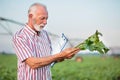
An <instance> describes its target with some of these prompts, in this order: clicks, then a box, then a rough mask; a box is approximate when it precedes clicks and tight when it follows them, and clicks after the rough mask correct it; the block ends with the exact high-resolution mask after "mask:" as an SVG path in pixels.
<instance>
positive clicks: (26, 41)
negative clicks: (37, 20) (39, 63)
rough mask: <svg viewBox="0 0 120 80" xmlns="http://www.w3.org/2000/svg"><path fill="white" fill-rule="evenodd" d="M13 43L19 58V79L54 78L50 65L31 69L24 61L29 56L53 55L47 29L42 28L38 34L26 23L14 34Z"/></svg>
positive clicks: (39, 79) (40, 79)
mask: <svg viewBox="0 0 120 80" xmlns="http://www.w3.org/2000/svg"><path fill="white" fill-rule="evenodd" d="M13 43H14V48H15V51H16V55H17V58H18V80H52V79H51V72H50V65H48V66H44V67H42V68H37V69H31V68H30V66H28V65H27V64H25V62H24V60H25V59H27V58H28V57H45V56H49V55H51V44H50V40H49V37H48V34H47V32H46V31H45V30H42V31H41V32H40V34H39V36H38V35H37V33H36V32H35V31H34V30H32V29H31V28H30V27H29V26H28V25H26V26H25V27H23V28H22V29H21V30H20V31H18V32H17V33H16V34H15V35H14V37H13Z"/></svg>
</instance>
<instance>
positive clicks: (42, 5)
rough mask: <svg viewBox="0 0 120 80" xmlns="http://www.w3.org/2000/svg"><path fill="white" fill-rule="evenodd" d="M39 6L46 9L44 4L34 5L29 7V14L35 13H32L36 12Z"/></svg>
mask: <svg viewBox="0 0 120 80" xmlns="http://www.w3.org/2000/svg"><path fill="white" fill-rule="evenodd" d="M37 6H40V7H44V8H45V9H46V6H45V5H44V4H41V3H34V4H32V5H31V6H30V7H29V10H28V14H31V13H33V12H32V11H35V10H36V7H37Z"/></svg>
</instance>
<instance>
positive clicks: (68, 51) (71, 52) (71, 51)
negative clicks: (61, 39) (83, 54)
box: [60, 48, 80, 59]
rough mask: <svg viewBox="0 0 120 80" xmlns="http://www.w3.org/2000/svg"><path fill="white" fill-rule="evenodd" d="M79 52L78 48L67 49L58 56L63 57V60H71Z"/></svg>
mask: <svg viewBox="0 0 120 80" xmlns="http://www.w3.org/2000/svg"><path fill="white" fill-rule="evenodd" d="M79 51H80V49H79V48H67V49H65V50H63V51H62V52H61V53H60V54H61V56H62V57H63V59H71V58H72V57H73V56H74V55H75V54H76V53H78V52H79Z"/></svg>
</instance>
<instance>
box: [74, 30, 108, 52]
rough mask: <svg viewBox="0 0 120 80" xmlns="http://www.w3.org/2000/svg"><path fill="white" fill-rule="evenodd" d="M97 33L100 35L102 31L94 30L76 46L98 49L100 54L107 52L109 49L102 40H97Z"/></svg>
mask: <svg viewBox="0 0 120 80" xmlns="http://www.w3.org/2000/svg"><path fill="white" fill-rule="evenodd" d="M99 35H100V36H102V33H100V32H98V30H96V32H95V33H94V34H93V35H91V36H90V37H88V39H86V40H84V41H83V42H82V43H80V44H79V45H77V46H76V48H80V49H81V50H86V49H88V50H90V51H98V52H99V53H101V54H104V53H107V52H108V51H109V49H108V48H107V47H106V46H105V45H104V43H103V42H102V41H100V40H99Z"/></svg>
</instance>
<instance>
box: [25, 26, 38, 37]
mask: <svg viewBox="0 0 120 80" xmlns="http://www.w3.org/2000/svg"><path fill="white" fill-rule="evenodd" d="M25 29H26V30H27V31H28V32H29V33H30V34H31V35H37V33H36V32H35V31H34V30H33V29H31V27H30V26H28V25H27V24H26V25H25Z"/></svg>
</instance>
